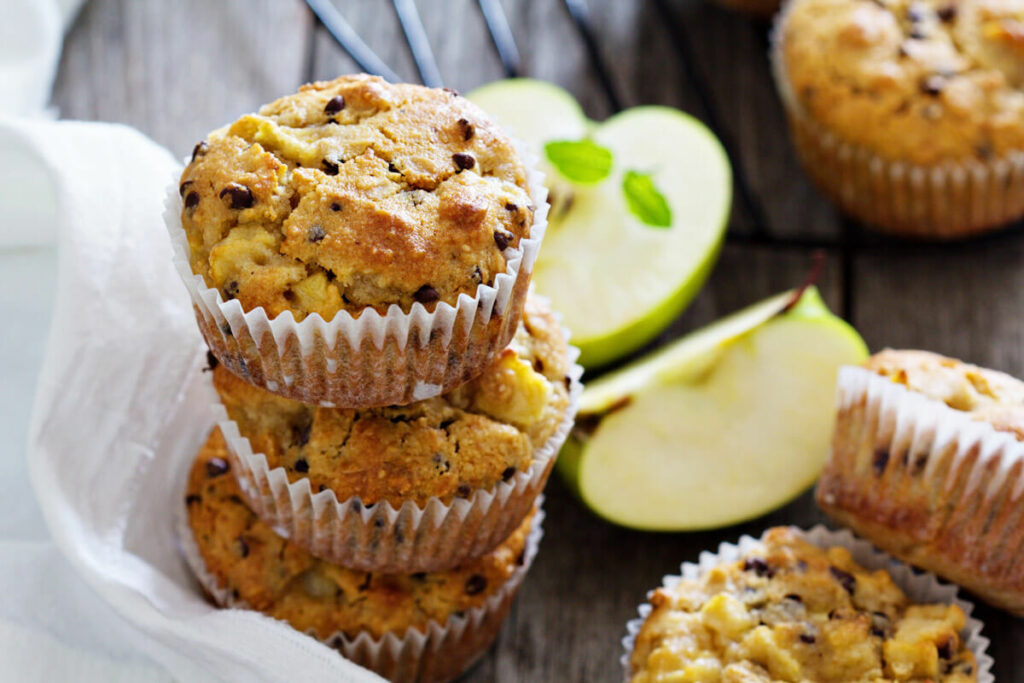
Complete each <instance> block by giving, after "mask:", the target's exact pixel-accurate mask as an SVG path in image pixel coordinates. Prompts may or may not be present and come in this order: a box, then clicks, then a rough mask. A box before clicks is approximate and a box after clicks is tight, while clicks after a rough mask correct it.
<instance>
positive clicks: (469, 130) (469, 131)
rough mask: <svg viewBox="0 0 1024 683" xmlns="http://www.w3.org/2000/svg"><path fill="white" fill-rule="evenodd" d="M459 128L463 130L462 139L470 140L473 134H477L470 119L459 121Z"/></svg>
mask: <svg viewBox="0 0 1024 683" xmlns="http://www.w3.org/2000/svg"><path fill="white" fill-rule="evenodd" d="M458 123H459V128H461V129H462V139H463V140H470V139H471V138H472V137H473V134H474V133H475V132H476V131H475V130H474V129H473V124H472V123H470V122H469V119H459V121H458Z"/></svg>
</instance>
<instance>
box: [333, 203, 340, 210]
mask: <svg viewBox="0 0 1024 683" xmlns="http://www.w3.org/2000/svg"><path fill="white" fill-rule="evenodd" d="M331 211H341V204H339V203H338V202H331Z"/></svg>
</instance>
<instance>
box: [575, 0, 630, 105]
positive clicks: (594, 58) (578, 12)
mask: <svg viewBox="0 0 1024 683" xmlns="http://www.w3.org/2000/svg"><path fill="white" fill-rule="evenodd" d="M565 8H566V9H567V10H569V16H570V17H572V20H573V23H575V24H576V28H577V30H578V31H579V32H580V37H582V38H583V43H584V45H586V47H587V54H589V55H590V64H591V66H593V68H594V73H596V74H597V79H598V80H599V81H601V87H602V88H604V94H605V97H606V98H607V99H608V106H610V107H611V109H612V111H613V112H617V111H621V110H622V98H621V97H620V96H619V92H618V90H617V89H616V87H615V83H614V82H612V77H611V73H610V72H609V71H608V67H607V66H606V65H605V62H604V58H603V57H602V56H601V49H600V47H599V46H598V44H597V37H596V35H595V33H594V29H593V27H592V26H591V25H590V10H589V9H587V3H586V2H585V0H565Z"/></svg>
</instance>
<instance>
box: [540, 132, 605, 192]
mask: <svg viewBox="0 0 1024 683" xmlns="http://www.w3.org/2000/svg"><path fill="white" fill-rule="evenodd" d="M544 154H545V156H547V158H548V161H550V162H551V163H552V164H553V165H554V167H555V168H557V169H558V172H559V173H561V174H562V175H563V176H565V177H566V178H568V179H569V180H571V181H573V182H575V183H587V184H589V183H596V182H599V181H601V180H604V179H605V178H607V177H608V174H609V173H611V172H612V153H611V150H609V149H608V148H607V147H602V146H601V145H598V144H597V143H595V142H592V141H591V140H577V141H575V142H573V141H572V140H556V141H554V142H549V143H547V144H546V145H544Z"/></svg>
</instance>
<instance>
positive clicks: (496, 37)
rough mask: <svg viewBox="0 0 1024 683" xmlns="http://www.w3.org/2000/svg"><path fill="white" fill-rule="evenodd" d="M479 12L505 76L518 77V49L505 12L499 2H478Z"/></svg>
mask: <svg viewBox="0 0 1024 683" xmlns="http://www.w3.org/2000/svg"><path fill="white" fill-rule="evenodd" d="M477 4H479V6H480V12H481V13H482V14H483V15H484V23H486V24H487V30H488V31H489V32H490V34H491V40H492V41H493V42H494V49H496V50H497V51H498V59H500V60H501V65H502V67H504V69H505V76H507V77H508V78H516V77H517V76H519V70H520V68H521V63H520V60H519V48H517V47H516V39H515V37H514V36H513V35H512V29H511V28H510V27H509V25H508V18H507V17H506V16H505V10H503V9H502V8H501V1H500V0H478V2H477Z"/></svg>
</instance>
